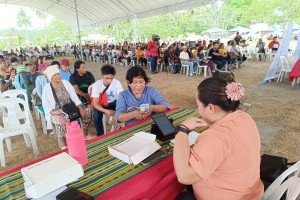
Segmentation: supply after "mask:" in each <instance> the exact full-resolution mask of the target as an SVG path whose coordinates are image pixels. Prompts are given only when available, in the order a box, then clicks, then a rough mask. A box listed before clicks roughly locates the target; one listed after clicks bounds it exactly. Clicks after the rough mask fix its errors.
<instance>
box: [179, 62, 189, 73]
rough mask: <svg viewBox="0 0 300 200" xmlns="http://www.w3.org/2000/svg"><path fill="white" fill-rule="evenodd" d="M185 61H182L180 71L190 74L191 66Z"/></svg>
mask: <svg viewBox="0 0 300 200" xmlns="http://www.w3.org/2000/svg"><path fill="white" fill-rule="evenodd" d="M183 63H184V62H181V69H180V73H181V74H182V73H183V74H184V73H185V74H186V75H187V76H188V75H189V70H190V66H188V65H185V64H183Z"/></svg>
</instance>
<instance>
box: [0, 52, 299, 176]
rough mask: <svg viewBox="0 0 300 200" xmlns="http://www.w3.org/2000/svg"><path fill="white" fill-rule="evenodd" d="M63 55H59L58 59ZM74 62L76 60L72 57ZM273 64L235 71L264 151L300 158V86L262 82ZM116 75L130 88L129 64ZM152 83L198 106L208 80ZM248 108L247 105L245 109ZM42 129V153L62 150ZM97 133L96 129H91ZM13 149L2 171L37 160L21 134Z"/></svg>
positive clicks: (172, 98)
mask: <svg viewBox="0 0 300 200" xmlns="http://www.w3.org/2000/svg"><path fill="white" fill-rule="evenodd" d="M59 59H61V58H58V60H59ZM71 60H72V62H73V63H74V60H73V59H71ZM101 66H102V64H100V63H98V62H97V63H93V62H87V68H88V71H91V72H92V73H93V74H94V76H95V78H96V79H99V78H100V68H101ZM269 66H270V62H266V61H260V62H256V61H254V62H251V61H250V62H248V63H245V64H244V66H242V68H239V69H236V70H235V71H234V74H235V77H236V80H237V81H238V82H240V83H242V84H243V86H244V88H245V89H246V96H245V98H244V99H243V102H247V103H251V104H252V106H251V108H250V109H249V110H248V111H247V112H248V113H249V114H250V115H251V116H252V117H253V118H254V120H255V121H256V123H257V126H258V129H259V132H260V135H261V144H262V150H261V152H262V153H268V154H273V155H278V156H284V157H287V158H288V159H289V161H297V160H299V159H300V137H299V136H300V115H299V113H300V106H299V105H300V102H299V100H300V85H299V84H298V85H297V86H295V87H292V86H291V84H289V83H288V82H287V80H285V81H284V82H282V83H276V82H271V83H267V84H262V79H263V77H264V75H265V74H266V71H267V70H268V68H269ZM115 67H116V69H117V75H116V78H117V79H118V80H120V81H121V83H122V85H123V87H124V88H127V84H126V81H125V73H126V70H127V69H128V68H127V67H125V66H119V65H116V66H115ZM148 75H149V77H150V78H151V82H150V83H149V85H151V86H154V87H156V88H157V89H158V90H159V91H160V92H161V93H162V95H163V96H164V97H165V98H166V99H167V100H168V101H169V102H170V103H171V105H172V106H173V107H175V106H180V107H183V108H189V109H196V103H195V92H196V88H197V86H198V84H199V83H200V82H201V81H202V80H203V79H204V77H203V75H201V76H197V77H188V76H185V75H182V74H176V75H174V74H170V73H169V74H167V73H166V72H160V73H158V74H155V75H152V74H150V73H149V71H148ZM242 109H245V108H242ZM35 125H36V128H37V132H38V137H37V144H38V148H39V151H40V156H45V155H47V154H49V153H52V152H55V151H57V150H58V145H57V142H56V140H55V139H54V138H53V136H51V135H44V134H43V133H42V126H41V122H40V121H36V120H35ZM90 133H92V134H95V128H94V127H93V126H92V127H91V128H90ZM12 146H13V151H12V152H11V153H8V152H7V150H6V149H5V158H6V166H5V167H0V172H3V171H6V170H9V169H12V168H13V167H16V166H19V165H21V164H24V163H27V162H29V161H32V160H34V159H35V157H34V154H33V151H32V149H31V148H27V147H26V145H25V142H24V139H23V138H22V137H21V136H16V137H13V139H12Z"/></svg>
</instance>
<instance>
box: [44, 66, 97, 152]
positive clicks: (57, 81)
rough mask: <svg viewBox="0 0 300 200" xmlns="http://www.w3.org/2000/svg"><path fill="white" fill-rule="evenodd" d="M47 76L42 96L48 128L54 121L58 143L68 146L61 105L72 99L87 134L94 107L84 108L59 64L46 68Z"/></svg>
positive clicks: (63, 147)
mask: <svg viewBox="0 0 300 200" xmlns="http://www.w3.org/2000/svg"><path fill="white" fill-rule="evenodd" d="M45 74H46V76H47V78H48V79H49V80H50V83H48V84H47V85H46V86H45V88H44V90H43V97H42V105H43V108H44V111H45V118H46V120H47V128H48V127H49V126H50V124H51V123H52V126H53V128H54V133H55V134H56V136H57V141H58V145H59V147H60V148H61V149H65V148H66V138H65V135H66V125H65V124H63V123H62V117H63V116H64V114H63V112H62V109H61V108H60V106H59V104H60V105H61V106H63V105H65V104H69V103H70V102H71V101H73V102H74V103H75V105H76V106H77V107H78V109H79V112H80V115H81V117H82V126H81V128H82V130H83V132H84V134H85V135H87V129H88V127H89V125H90V122H91V119H92V109H91V108H90V107H87V108H83V107H82V105H81V101H80V100H79V98H78V96H77V95H76V93H75V90H74V88H73V87H72V85H71V84H70V83H69V82H68V81H65V80H62V78H61V74H60V72H59V69H58V66H57V65H52V66H49V67H48V68H47V69H46V70H45ZM51 86H52V87H53V89H54V91H55V93H56V96H57V99H58V101H59V104H58V103H57V102H56V101H55V99H54V96H53V92H52V88H51Z"/></svg>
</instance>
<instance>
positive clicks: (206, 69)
mask: <svg viewBox="0 0 300 200" xmlns="http://www.w3.org/2000/svg"><path fill="white" fill-rule="evenodd" d="M197 64H198V67H197V72H196V75H201V72H202V69H203V71H204V78H206V75H207V71H208V67H207V65H200V64H199V63H198V62H197Z"/></svg>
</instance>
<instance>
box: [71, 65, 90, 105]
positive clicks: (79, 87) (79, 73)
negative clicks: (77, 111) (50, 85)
mask: <svg viewBox="0 0 300 200" xmlns="http://www.w3.org/2000/svg"><path fill="white" fill-rule="evenodd" d="M74 69H75V71H74V73H73V74H72V75H71V76H70V79H69V81H70V83H71V84H72V85H73V87H74V89H75V92H76V94H77V95H78V97H79V99H80V101H81V102H82V105H83V106H84V107H87V106H88V104H90V102H91V100H90V96H89V94H88V88H89V87H90V85H92V84H93V83H95V78H94V76H93V74H92V73H91V72H89V71H87V70H86V65H85V63H84V62H83V61H81V60H78V61H76V62H75V63H74Z"/></svg>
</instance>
